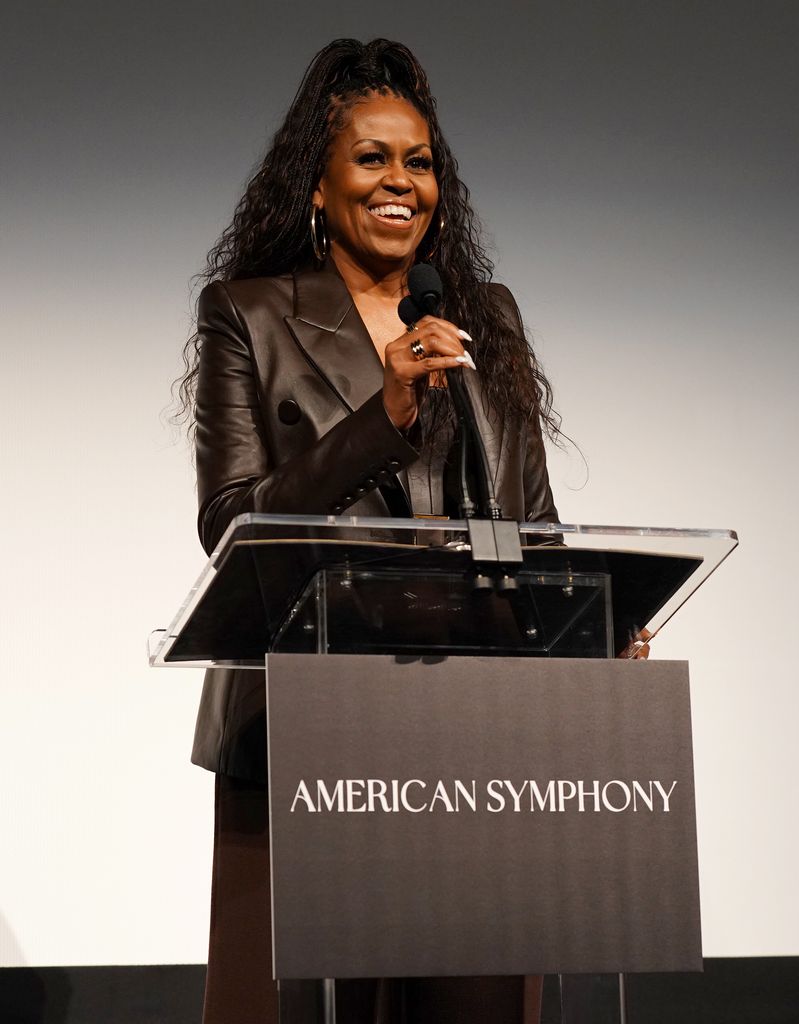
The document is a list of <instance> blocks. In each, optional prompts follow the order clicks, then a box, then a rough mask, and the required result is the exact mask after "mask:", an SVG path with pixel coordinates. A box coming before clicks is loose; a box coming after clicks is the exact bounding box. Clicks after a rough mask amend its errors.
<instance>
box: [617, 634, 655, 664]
mask: <svg viewBox="0 0 799 1024" xmlns="http://www.w3.org/2000/svg"><path fill="white" fill-rule="evenodd" d="M651 639H652V633H650V632H649V630H648V629H647V628H646V627H643V628H642V629H639V630H638V631H637V632H636V634H635V637H634V638H633V639H632V640H631V641H630V642H629V643H628V644H627V646H626V647H625V648H624V650H623V651H622V652H621V654H620V655H619V657H620V658H643V659H646V658H648V657H649V644H648V643H647V641H648V640H651Z"/></svg>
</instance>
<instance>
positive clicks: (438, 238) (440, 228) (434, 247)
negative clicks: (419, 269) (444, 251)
mask: <svg viewBox="0 0 799 1024" xmlns="http://www.w3.org/2000/svg"><path fill="white" fill-rule="evenodd" d="M446 223H447V222H446V221H445V220H444V215H443V214H442V215H441V216H440V217H439V218H438V231H437V232H436V237H435V241H434V242H433V245H432V247H431V249H430V251H429V252H428V253H427V254H426V255H425V257H424V258H425V259H426V260H431V259H432V258H433V257H434V256H435V254H436V253H437V252H438V246H439V243H440V242H441V235H442V234H443V233H444V227H445V225H446Z"/></svg>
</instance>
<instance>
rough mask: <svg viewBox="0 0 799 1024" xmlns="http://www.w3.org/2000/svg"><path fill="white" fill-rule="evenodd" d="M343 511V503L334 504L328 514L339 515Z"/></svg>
mask: <svg viewBox="0 0 799 1024" xmlns="http://www.w3.org/2000/svg"><path fill="white" fill-rule="evenodd" d="M343 511H344V506H343V505H334V506H333V507H332V508H331V509H330V514H331V516H340V515H341V513H342V512H343Z"/></svg>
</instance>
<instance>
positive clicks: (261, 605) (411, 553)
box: [149, 513, 738, 667]
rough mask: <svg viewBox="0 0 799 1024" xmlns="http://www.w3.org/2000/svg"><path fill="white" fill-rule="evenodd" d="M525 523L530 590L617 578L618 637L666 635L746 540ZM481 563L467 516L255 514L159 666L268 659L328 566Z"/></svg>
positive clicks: (235, 532)
mask: <svg viewBox="0 0 799 1024" xmlns="http://www.w3.org/2000/svg"><path fill="white" fill-rule="evenodd" d="M518 529H519V535H520V539H521V543H522V551H523V564H522V566H521V567H520V568H521V570H522V573H523V574H524V576H525V578H526V580H527V581H528V583H527V585H528V587H529V586H534V585H535V583H536V582H537V581H540V583H541V584H544V583H545V582H546V581H547V580H556V581H559V585H560V586H561V587H563V586H564V585H565V584H568V583H569V582H570V580H571V579H572V577H574V579H575V580H578V581H579V580H580V579H583V580H592V581H597V580H600V579H605V580H606V581H607V584H608V586H609V587H610V590H611V592H612V601H609V604H612V614H613V619H614V625H615V630H616V636H617V639H619V638H622V637H625V636H627V635H629V634H630V633H631V632H632V631H635V630H637V629H640V628H642V627H646V628H647V629H649V630H650V632H651V633H653V634H654V633H657V632H658V631H659V630H660V629H662V628H663V626H664V625H665V624H666V622H668V620H669V619H670V618H671V617H672V616H673V615H674V614H675V612H676V611H677V610H678V609H679V608H680V607H681V606H682V605H683V604H684V603H685V601H687V600H688V598H689V597H690V596H691V595H692V594H693V593H694V592H695V591H696V590H697V588H698V587H699V586H701V584H702V583H704V581H705V580H706V579H707V578H708V577H709V576H710V575H711V574H712V573H713V572H714V571H715V570H716V569H717V568H718V566H719V565H720V564H721V563H722V562H723V561H724V559H725V558H726V557H727V556H728V555H729V554H730V552H732V551H733V550H734V548H735V547H736V546H737V543H738V539H737V536H736V534H735V533H734V532H733V531H731V530H696V529H668V528H658V527H622V526H585V525H575V524H567V523H520V524H518ZM471 566H472V559H471V548H470V545H469V536H468V527H467V523H466V522H465V521H463V520H452V519H448V520H447V519H390V518H371V517H363V516H338V517H335V516H291V515H266V514H250V513H248V514H244V515H241V516H238V517H237V518H236V519H234V520H233V522H232V523H231V525H230V527H229V528H228V530H227V531H226V532H225V534H224V536H223V538H222V540H221V541H220V543H219V545H218V547H217V548H216V550H215V551H214V552H213V553H212V554H211V556H210V558H209V559H208V561H207V563H206V565H205V567H204V568H203V570H202V573H201V574H200V577H199V579H198V580H197V582H196V583H195V585H194V586H193V587H192V589H191V590H190V592H189V594H188V596H187V597H186V599H185V601H184V602H183V604H182V605H181V607H180V609H179V611H178V613H177V614H176V615H175V617H174V619H173V621H172V623H171V624H170V626H169V627H168V628H167V629H160V630H156V631H154V632H153V633H152V634H151V636H150V638H149V659H150V664H151V665H153V666H167V665H182V666H189V665H192V666H199V667H209V666H213V665H218V664H242V665H244V664H247V663H249V664H250V665H252V666H253V667H254V666H256V665H260V666H262V665H263V656H264V655H265V654H266V653H267V652H268V651H270V650H272V649H274V647H273V643H274V641H275V638H276V637H277V636H278V635H279V634H280V631H281V630H283V629H284V628H285V622H286V617H287V616H290V615H291V613H292V609H293V608H295V607H296V605H297V602H298V600H299V598H300V596H301V595H302V594H303V593H304V592H307V588H308V586H309V583H310V581H311V580H312V579H313V577H314V575H315V574H316V573H317V572H318V571H319V570H320V569H323V570H328V571H330V570H332V571H337V572H341V571H344V572H346V573H350V572H355V573H356V574H361V575H364V574H365V575H367V576H368V575H371V574H372V573H380V572H383V573H386V572H388V573H394V574H395V575H396V578H397V579H398V580H400V579H401V578H402V577H403V575H404V576H405V577H406V578H410V577H413V578H415V579H419V578H423V579H439V580H440V579H442V578H444V577H451V578H457V577H458V576H459V575H460V576H463V574H465V573H467V572H468V571H469V569H470V567H471ZM243 612H246V613H248V614H249V615H250V616H251V619H250V624H249V627H248V630H249V632H248V635H247V638H246V644H245V646H246V647H247V650H246V652H244V653H243V654H242V656H241V661H239V660H238V659H234V658H232V657H231V654H230V644H231V643H233V641H232V640H230V639H228V637H229V634H230V629H229V625H228V626H227V627H226V626H225V624H224V623H225V621H227V622H228V624H229V623H230V622H236V623H238V622H239V621H240V619H241V616H242V613H243ZM245 617H246V615H245ZM254 633H257V634H258V636H257V639H256V641H255V643H254V645H253V640H252V637H253V634H254ZM223 635H225V637H226V638H225V640H224V641H221V640H220V637H222V636H223ZM206 638H207V640H206ZM242 638H244V633H243V632H242ZM220 643H221V646H222V647H225V649H226V653H224V654H220V650H219V649H217V648H220ZM619 643H620V640H619ZM234 646H235V644H234ZM621 646H623V644H621Z"/></svg>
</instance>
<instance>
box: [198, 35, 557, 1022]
mask: <svg viewBox="0 0 799 1024" xmlns="http://www.w3.org/2000/svg"><path fill="white" fill-rule="evenodd" d="M419 262H431V263H433V264H434V265H435V267H436V269H437V271H438V273H439V275H440V276H441V278H442V281H443V285H444V294H445V303H444V310H443V314H442V316H440V317H433V316H424V317H422V318H420V319H419V320H418V321H417V323H416V324H414V325H412V328H411V329H410V330H406V328H405V325H404V324H403V323H402V321H401V320H400V318H399V315H398V312H397V306H398V303H399V301H400V300H401V299H402V298H403V297H405V296H406V295H407V294H408V273H409V271H410V270H411V268H412V267H413V266H414V264H416V263H419ZM491 272H492V265H491V263H490V261H489V260H488V258H487V257H486V255H485V253H484V251H483V249H482V247H481V245H480V242H479V235H478V231H477V228H476V222H475V218H474V215H473V213H472V210H471V207H470V205H469V202H468V191H467V189H466V187H465V186H464V185H463V183H462V182H461V181H460V179H459V177H458V174H457V164H456V161H455V159H454V157H453V156H452V153H451V152H450V150H449V147H448V146H447V143H446V141H445V139H444V136H443V134H442V132H441V128H440V126H439V124H438V119H437V117H436V111H435V101H434V99H433V97H432V95H431V93H430V89H429V85H428V82H427V77H426V75H425V73H424V71H423V69H422V68H421V67H420V65H419V64H418V62H417V61H416V59H415V58H414V57H413V55H412V54H411V53H410V51H409V50H408V49H407V48H406V47H404V46H402V45H400V44H399V43H392V42H389V41H387V40H384V39H377V40H374V41H373V42H371V43H369V44H366V45H364V44H362V43H359V42H357V41H356V40H351V39H343V40H337V41H336V42H334V43H331V44H330V45H329V46H327V47H325V49H324V50H322V51H321V52H320V53H319V54H317V56H316V57H315V58H314V60H313V61H312V63H311V65H310V67H309V69H308V71H307V72H306V74H305V77H304V78H303V81H302V83H301V85H300V88H299V90H298V92H297V95H296V97H295V98H294V101H293V103H292V105H291V107H290V109H289V112H288V114H287V116H286V120H285V122H284V124H283V125H282V126H281V127H280V128H279V129H278V131H277V133H276V134H275V137H274V140H273V142H272V144H271V146H270V148H269V151H268V152H267V154H266V156H265V158H264V160H263V163H262V164H261V166H260V167H259V168H258V170H257V172H256V173H255V175H254V176H253V178H252V180H251V181H250V183H249V185H248V187H247V191H246V192H245V194H244V196H243V197H242V199H241V201H240V202H239V204H238V206H237V208H236V211H235V214H234V217H233V221H232V223H231V225H230V227H229V228H228V229H227V230H226V231H225V232H224V233H223V235H222V236H221V238H220V239H219V241H218V243H217V244H216V246H215V247H214V248H213V249H212V250H211V253H210V254H209V258H208V267H207V270H206V274H205V280H206V287H205V288H204V289H203V291H202V294H201V296H200V301H199V307H198V318H197V332H196V334H195V335H194V336H193V337H192V338H191V339H190V340H189V342H188V343H187V345H186V348H185V350H184V354H185V357H186V373H185V375H184V377H183V379H182V381H181V383H180V394H181V397H182V400H183V412H184V414H186V416H187V417H188V418H189V419H190V420H191V423H192V427H193V429H194V433H195V438H196V458H197V475H198V492H199V501H200V513H199V531H200V538H201V540H202V543H203V545H204V547H205V548H206V550H207V551H208V552H209V553H210V552H211V551H212V550H213V549H214V547H215V546H216V545H217V543H218V541H219V539H220V538H221V536H222V534H223V533H224V531H225V530H226V528H227V527H228V525H229V524H230V522H231V520H232V519H233V517H234V516H236V515H238V514H239V513H242V512H280V513H307V514H315V513H316V514H333V515H340V514H341V513H343V512H344V511H351V512H352V513H354V514H358V515H366V516H386V515H393V516H412V515H420V514H421V515H436V516H457V515H458V514H459V512H460V509H459V491H458V488H457V486H455V482H454V480H453V479H452V467H453V465H456V464H457V463H458V450H459V448H458V446H459V438H458V435H457V430H456V417H455V415H454V411H453V408H452V403H451V401H450V396H449V392H448V389H447V387H446V376H445V371H446V370H453V369H455V368H458V369H460V370H461V371H462V372H463V373H464V374H467V373H468V374H471V375H472V376H471V377H470V378H468V379H469V382H470V387H471V388H472V389H473V392H474V394H475V397H476V399H477V400H476V401H475V403H474V404H475V406H476V415H477V417H478V419H479V421H480V427H481V432H482V434H483V437H484V439H485V442H486V449H487V451H488V452H489V453H490V458H491V460H493V461H492V465H491V471H492V474H493V480H494V488H495V492H496V495H497V498H498V500H499V502H500V504H501V505H502V507H503V508H504V509H505V512H506V514H507V515H509V516H511V517H513V518H515V519H519V520H524V519H528V520H546V521H557V512H556V510H555V507H554V503H553V500H552V494H551V491H550V488H549V481H548V477H547V471H546V464H545V458H544V447H543V441H542V425H543V428H544V430H546V431H548V432H549V433H550V435H552V436H553V437H556V436H557V432H558V424H557V418H556V416H555V415H554V413H553V412H552V401H551V393H550V389H549V385H548V383H547V380H546V378H545V377H544V375H543V373H542V372H541V370H540V368H539V366H538V364H537V362H536V360H535V357H534V355H533V353H532V350H531V349H530V347H529V346H528V343H527V341H526V338H525V335H524V331H523V328H522V325H521V320H520V317H519V312H518V308H517V307H516V304H515V302H514V301H513V298H512V296H511V295H510V293H509V292H508V290H507V289H506V288H504V287H503V286H502V285H498V284H494V283H492V282H491ZM465 343H466V344H468V346H469V348H468V350H467V349H466V348H464V344H465ZM475 364H476V366H477V367H478V368H479V370H480V376H479V378H478V377H477V375H476V374H474V368H475ZM265 743H266V730H265V709H264V692H263V683H262V680H261V679H260V677H259V676H258V674H257V673H248V672H238V671H234V670H227V669H218V670H213V671H211V672H209V673H208V676H207V678H206V684H205V688H204V690H203V697H202V702H201V706H200V712H199V716H198V721H197V730H196V736H195V744H194V751H193V755H192V759H193V760H194V761H195V763H197V764H199V765H202V766H203V767H205V768H208V769H210V770H211V771H214V772H216V773H217V788H216V794H217V796H216V833H215V846H214V875H213V890H212V914H211V940H210V948H209V961H208V974H207V982H206V998H205V1009H204V1021H205V1024H244V1022H245V1021H246V1022H250V1021H255V1020H257V1021H260V1022H273V1021H274V1022H276V1021H277V1019H278V1008H277V989H276V986H275V984H274V982H272V980H271V979H270V978H269V977H268V970H266V969H265V965H266V964H268V963H269V962H270V947H271V934H270V925H269V917H268V912H267V910H266V908H268V907H269V903H270V892H269V884H270V883H269V843H268V829H267V821H266V799H267V798H266V787H265V779H266V749H265ZM537 994H538V983H537V980H536V979H526V980H525V979H523V978H520V977H517V978H471V979H470V978H457V979H421V978H416V979H406V980H404V981H402V982H400V981H397V980H395V981H393V982H392V983H389V982H387V981H382V982H381V981H378V980H375V979H371V980H364V981H346V982H341V983H340V984H339V985H338V986H337V995H336V1000H337V1019H338V1022H339V1024H360V1022H364V1024H400V1022H403V1021H408V1022H411V1021H412V1022H414V1024H425V1022H428V1021H429V1022H436V1024H450V1022H451V1024H455V1022H459V1021H469V1022H470V1024H476V1022H480V1021H491V1022H492V1024H506V1022H507V1024H511V1022H513V1024H522V1022H525V1024H533V1022H535V1021H537V1019H538V995H537Z"/></svg>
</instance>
